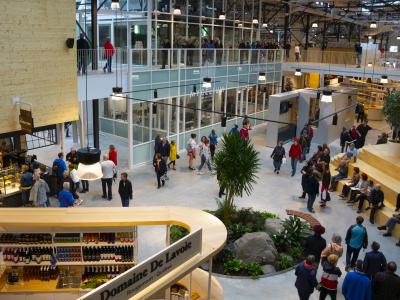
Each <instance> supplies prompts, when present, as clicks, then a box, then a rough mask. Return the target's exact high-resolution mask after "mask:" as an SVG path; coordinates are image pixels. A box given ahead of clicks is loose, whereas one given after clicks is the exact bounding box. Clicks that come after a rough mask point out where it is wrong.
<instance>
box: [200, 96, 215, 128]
mask: <svg viewBox="0 0 400 300" xmlns="http://www.w3.org/2000/svg"><path fill="white" fill-rule="evenodd" d="M201 109H204V110H207V111H202V112H201V127H203V126H207V125H211V118H212V113H211V111H213V107H212V93H204V94H202V100H201Z"/></svg>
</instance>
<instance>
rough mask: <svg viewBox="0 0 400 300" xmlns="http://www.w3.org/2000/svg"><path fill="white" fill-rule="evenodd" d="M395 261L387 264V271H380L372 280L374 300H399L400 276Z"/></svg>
mask: <svg viewBox="0 0 400 300" xmlns="http://www.w3.org/2000/svg"><path fill="white" fill-rule="evenodd" d="M396 269H397V265H396V263H395V262H394V261H391V262H389V263H388V264H387V269H386V272H378V273H377V274H376V276H375V278H374V280H373V281H372V300H399V299H400V277H399V276H398V275H397V274H395V272H396Z"/></svg>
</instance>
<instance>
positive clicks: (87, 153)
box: [76, 1, 122, 181]
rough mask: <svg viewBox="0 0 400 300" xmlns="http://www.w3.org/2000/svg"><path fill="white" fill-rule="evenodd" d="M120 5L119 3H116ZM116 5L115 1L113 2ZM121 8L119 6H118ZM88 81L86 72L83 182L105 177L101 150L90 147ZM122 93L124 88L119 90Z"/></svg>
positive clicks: (79, 171)
mask: <svg viewBox="0 0 400 300" xmlns="http://www.w3.org/2000/svg"><path fill="white" fill-rule="evenodd" d="M116 2H117V3H118V5H119V2H118V1H116ZM113 3H114V1H113ZM118 7H119V6H118ZM85 29H86V9H85ZM87 79H88V73H87V72H86V97H85V100H86V102H85V104H86V109H85V113H86V141H87V146H86V147H85V148H81V149H78V151H77V157H78V162H79V164H78V169H77V171H76V176H77V177H78V178H79V179H81V180H88V181H92V180H97V179H100V178H102V177H103V171H102V170H101V165H100V154H101V151H100V149H97V148H92V147H90V145H89V116H88V111H89V109H88V91H87V88H88V86H87ZM119 91H120V92H122V88H121V89H120V90H119Z"/></svg>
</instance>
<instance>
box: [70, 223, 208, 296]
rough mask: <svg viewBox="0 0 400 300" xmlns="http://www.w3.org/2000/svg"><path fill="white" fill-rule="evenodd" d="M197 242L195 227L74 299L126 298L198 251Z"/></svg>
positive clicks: (198, 243)
mask: <svg viewBox="0 0 400 300" xmlns="http://www.w3.org/2000/svg"><path fill="white" fill-rule="evenodd" d="M201 244H202V229H199V230H197V231H194V232H192V233H190V234H189V235H188V236H186V237H184V238H182V239H181V240H179V241H177V242H176V243H174V244H172V245H171V246H169V247H168V248H165V249H164V250H162V251H161V252H159V253H157V254H155V255H153V256H152V257H150V258H148V259H146V260H145V261H144V262H142V263H140V264H138V265H137V266H135V267H133V268H131V269H129V270H128V271H126V272H125V273H123V274H121V275H119V276H117V277H115V278H114V279H112V280H110V281H109V282H107V283H105V284H104V285H102V286H100V287H98V288H97V289H95V290H93V291H91V292H89V293H88V294H86V295H85V296H83V297H81V298H79V299H78V300H127V299H129V298H131V297H133V296H135V295H136V294H137V293H139V292H140V291H142V290H144V289H145V288H146V287H148V286H149V285H151V284H152V283H154V282H155V281H157V280H158V279H160V278H161V277H163V276H165V275H166V274H168V273H170V272H172V271H173V270H174V269H175V268H177V267H179V266H180V265H181V264H183V263H185V262H186V261H187V260H188V259H190V258H192V257H193V256H195V255H196V254H199V253H200V252H201Z"/></svg>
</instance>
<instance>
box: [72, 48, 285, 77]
mask: <svg viewBox="0 0 400 300" xmlns="http://www.w3.org/2000/svg"><path fill="white" fill-rule="evenodd" d="M128 55H129V54H128V51H127V50H126V49H122V48H117V49H115V50H113V51H110V50H105V49H103V48H101V49H88V50H78V52H77V69H78V72H79V71H80V72H81V73H84V72H86V70H87V71H89V72H93V71H100V72H101V71H104V72H114V71H116V70H118V71H119V70H121V69H124V68H125V69H127V68H128V63H129V57H128ZM282 59H283V50H281V49H223V48H218V49H198V48H186V49H132V50H131V57H130V61H131V64H132V68H134V69H136V70H137V69H138V68H139V69H141V68H144V69H179V68H191V67H201V66H227V65H240V64H251V65H257V64H267V63H281V62H282Z"/></svg>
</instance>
